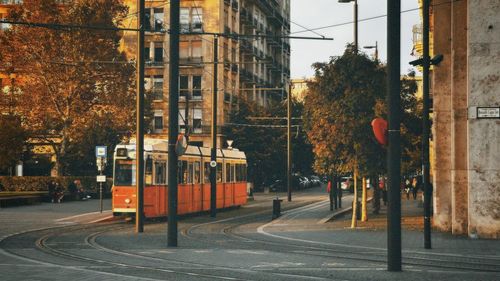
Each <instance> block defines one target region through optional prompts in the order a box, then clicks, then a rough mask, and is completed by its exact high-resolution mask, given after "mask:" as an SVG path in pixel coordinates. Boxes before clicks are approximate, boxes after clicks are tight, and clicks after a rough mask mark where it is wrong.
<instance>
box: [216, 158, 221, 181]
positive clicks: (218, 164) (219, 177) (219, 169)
mask: <svg viewBox="0 0 500 281" xmlns="http://www.w3.org/2000/svg"><path fill="white" fill-rule="evenodd" d="M216 175H217V182H222V163H220V162H218V163H217V173H216Z"/></svg>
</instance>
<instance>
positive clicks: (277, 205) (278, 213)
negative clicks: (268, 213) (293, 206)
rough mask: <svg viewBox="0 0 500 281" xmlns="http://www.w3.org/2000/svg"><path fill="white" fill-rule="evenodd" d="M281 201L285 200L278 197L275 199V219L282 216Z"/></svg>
mask: <svg viewBox="0 0 500 281" xmlns="http://www.w3.org/2000/svg"><path fill="white" fill-rule="evenodd" d="M281 201H283V200H281V199H278V198H276V199H274V200H273V220H274V219H277V218H278V217H279V216H281Z"/></svg>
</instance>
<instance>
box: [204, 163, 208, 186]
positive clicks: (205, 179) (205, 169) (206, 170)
mask: <svg viewBox="0 0 500 281" xmlns="http://www.w3.org/2000/svg"><path fill="white" fill-rule="evenodd" d="M203 167H204V169H203V174H204V177H203V179H204V182H203V183H210V163H209V162H204V163H203Z"/></svg>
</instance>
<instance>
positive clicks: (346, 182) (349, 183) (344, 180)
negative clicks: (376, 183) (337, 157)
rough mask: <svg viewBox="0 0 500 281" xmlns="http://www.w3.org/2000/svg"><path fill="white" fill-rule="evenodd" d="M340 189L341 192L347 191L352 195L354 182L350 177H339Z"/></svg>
mask: <svg viewBox="0 0 500 281" xmlns="http://www.w3.org/2000/svg"><path fill="white" fill-rule="evenodd" d="M340 188H342V190H349V192H351V193H354V180H353V178H351V177H341V178H340Z"/></svg>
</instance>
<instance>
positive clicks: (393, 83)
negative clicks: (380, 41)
mask: <svg viewBox="0 0 500 281" xmlns="http://www.w3.org/2000/svg"><path fill="white" fill-rule="evenodd" d="M400 13H401V0H388V1H387V54H388V56H387V86H388V87H387V104H388V105H389V112H388V113H389V114H388V115H389V132H388V133H389V149H388V157H387V170H388V181H389V194H388V195H389V198H388V199H389V200H388V208H387V231H388V233H387V269H388V270H389V271H401V195H400V182H401V147H400V146H401V140H400V131H399V128H400V123H401V121H400V108H401V105H400V87H401V86H400V68H401V66H400V60H401V51H400V47H401V15H400Z"/></svg>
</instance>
